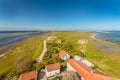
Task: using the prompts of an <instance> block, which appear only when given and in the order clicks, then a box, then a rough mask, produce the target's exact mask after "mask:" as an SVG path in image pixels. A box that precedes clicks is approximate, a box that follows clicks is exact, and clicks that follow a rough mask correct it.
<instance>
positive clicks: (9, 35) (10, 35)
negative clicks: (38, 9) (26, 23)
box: [0, 31, 44, 47]
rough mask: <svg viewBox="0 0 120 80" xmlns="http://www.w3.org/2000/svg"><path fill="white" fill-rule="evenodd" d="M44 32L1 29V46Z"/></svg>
mask: <svg viewBox="0 0 120 80" xmlns="http://www.w3.org/2000/svg"><path fill="white" fill-rule="evenodd" d="M43 33H44V32H42V31H41V32H37V31H31V32H30V31H26V32H25V31H18V32H17V31H8V32H7V31H0V47H2V46H6V45H10V44H14V43H17V42H20V41H23V40H25V39H28V38H30V37H33V36H38V35H41V34H43Z"/></svg>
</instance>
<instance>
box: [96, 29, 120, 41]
mask: <svg viewBox="0 0 120 80" xmlns="http://www.w3.org/2000/svg"><path fill="white" fill-rule="evenodd" d="M95 33H96V38H100V39H103V40H108V41H111V42H116V43H120V31H99V32H95Z"/></svg>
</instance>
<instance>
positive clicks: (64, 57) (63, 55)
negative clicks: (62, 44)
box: [59, 50, 70, 60]
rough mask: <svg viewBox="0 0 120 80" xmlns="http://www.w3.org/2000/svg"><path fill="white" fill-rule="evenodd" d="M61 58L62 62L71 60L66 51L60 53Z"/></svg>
mask: <svg viewBox="0 0 120 80" xmlns="http://www.w3.org/2000/svg"><path fill="white" fill-rule="evenodd" d="M59 56H60V58H61V59H62V60H68V59H69V58H70V56H69V54H68V53H67V52H66V51H64V50H61V51H60V53H59Z"/></svg>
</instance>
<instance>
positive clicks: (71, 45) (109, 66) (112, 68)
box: [0, 31, 120, 80]
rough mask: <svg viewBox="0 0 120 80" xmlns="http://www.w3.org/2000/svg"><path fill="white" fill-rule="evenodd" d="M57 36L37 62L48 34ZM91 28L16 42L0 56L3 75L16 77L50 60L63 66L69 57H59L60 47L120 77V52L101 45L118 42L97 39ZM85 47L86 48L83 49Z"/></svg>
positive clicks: (109, 73) (48, 44) (111, 74)
mask: <svg viewBox="0 0 120 80" xmlns="http://www.w3.org/2000/svg"><path fill="white" fill-rule="evenodd" d="M51 35H52V36H56V37H57V38H56V39H54V40H53V41H47V49H48V51H47V53H46V54H45V55H44V57H43V61H42V62H41V63H36V64H34V60H35V59H36V58H37V57H38V56H39V55H40V53H41V51H42V49H43V44H42V41H43V39H45V38H46V37H47V36H51ZM91 35H92V33H90V32H85V31H84V32H82V31H81V32H72V31H71V32H69V31H65V32H51V33H48V34H46V35H44V36H39V37H34V38H31V39H29V40H26V41H24V42H22V43H20V44H17V45H15V46H14V47H12V48H11V49H10V51H8V52H7V53H6V55H5V56H4V57H1V58H0V79H3V78H4V77H6V78H7V80H10V79H13V78H14V79H15V78H17V77H18V76H19V75H20V74H21V73H23V72H25V71H29V70H33V69H37V70H38V71H39V70H41V69H42V68H44V67H45V65H47V64H51V63H60V65H61V66H62V67H63V68H64V67H66V61H63V60H61V59H60V57H59V52H60V50H61V49H63V50H65V51H66V52H68V54H69V55H70V56H71V58H73V57H74V56H75V55H80V56H82V57H84V58H85V59H87V60H89V61H91V62H92V63H94V64H95V67H93V69H95V70H98V71H102V72H104V73H105V74H107V75H109V76H112V77H116V78H120V76H119V75H120V62H119V61H120V54H119V53H117V52H114V51H111V50H110V49H109V50H108V49H107V50H106V49H102V48H100V47H98V45H99V44H107V45H109V46H111V45H112V46H117V47H118V48H120V47H119V46H120V45H119V44H114V43H111V42H107V41H103V40H99V39H94V38H91V37H90V36H91ZM58 39H62V41H63V42H62V43H61V44H59V43H57V40H58ZM81 39H82V40H83V39H84V40H87V43H86V44H81V43H78V40H81ZM83 50H84V51H83Z"/></svg>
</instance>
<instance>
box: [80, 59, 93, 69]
mask: <svg viewBox="0 0 120 80" xmlns="http://www.w3.org/2000/svg"><path fill="white" fill-rule="evenodd" d="M81 62H83V63H84V64H86V65H87V66H89V67H93V66H94V64H93V63H91V62H90V61H88V60H86V59H84V60H81Z"/></svg>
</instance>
